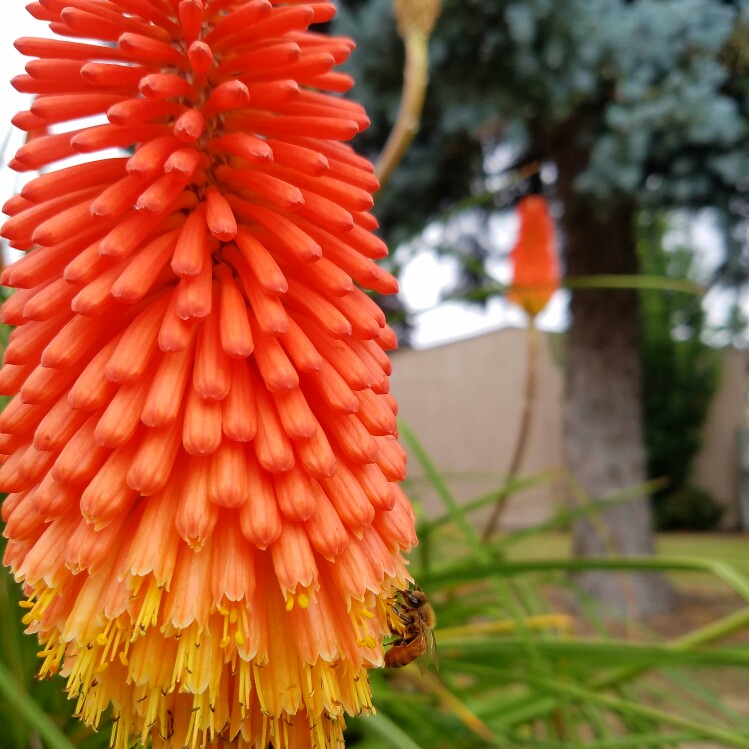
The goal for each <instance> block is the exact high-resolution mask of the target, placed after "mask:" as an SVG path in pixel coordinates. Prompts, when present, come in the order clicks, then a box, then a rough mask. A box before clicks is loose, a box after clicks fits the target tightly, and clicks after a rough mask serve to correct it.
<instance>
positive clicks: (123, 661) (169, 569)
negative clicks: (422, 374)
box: [0, 0, 415, 749]
mask: <svg viewBox="0 0 749 749" xmlns="http://www.w3.org/2000/svg"><path fill="white" fill-rule="evenodd" d="M28 8H29V11H30V12H31V13H32V14H33V15H34V16H35V17H36V18H38V19H39V20H43V21H46V22H49V24H50V27H51V28H52V30H53V31H54V32H55V33H56V34H57V35H58V37H59V38H57V39H54V40H48V39H36V38H24V39H20V40H18V42H17V43H16V46H17V48H18V49H19V50H20V51H21V52H22V53H23V54H25V55H27V56H29V57H31V58H34V59H32V60H31V61H30V62H29V63H28V65H27V67H26V74H25V75H22V76H19V77H17V78H16V79H14V81H13V84H14V86H15V87H16V88H17V89H18V90H20V91H24V92H28V93H32V94H34V95H35V97H36V98H35V99H34V103H33V104H32V106H31V109H30V111H27V112H21V113H20V114H18V115H17V116H16V117H15V119H14V123H15V124H16V126H18V127H19V128H21V129H24V130H27V131H39V130H47V128H52V126H54V128H53V129H51V130H47V132H49V133H51V134H47V135H43V136H42V137H38V138H35V139H34V140H31V141H30V142H28V143H27V144H25V145H24V146H23V147H22V148H21V149H20V150H19V151H18V153H17V154H16V156H15V159H14V160H13V161H12V166H13V168H15V169H16V170H18V171H21V172H28V171H34V170H38V169H41V168H45V169H46V168H48V167H49V166H50V165H54V164H55V163H56V162H58V161H60V160H62V159H65V158H66V157H69V156H73V155H76V154H81V153H85V154H89V153H90V154H95V153H96V152H98V151H100V150H102V149H107V148H111V147H117V148H133V149H134V152H132V153H131V154H129V155H123V156H122V157H119V158H100V159H99V160H94V161H91V162H90V163H88V164H85V165H82V166H63V167H62V168H56V169H55V168H54V166H53V169H52V170H50V171H47V172H46V173H45V174H43V175H42V176H39V177H37V178H36V179H33V180H32V181H31V182H29V183H28V185H26V187H24V189H23V191H22V192H21V194H20V195H17V196H16V197H13V198H11V199H10V200H9V201H8V202H7V203H6V204H5V207H4V210H5V213H6V214H8V215H9V216H10V218H9V219H8V220H7V221H6V222H5V224H4V226H3V228H2V234H3V236H4V237H6V238H7V239H8V240H9V242H10V243H11V245H12V246H13V247H16V248H19V249H22V250H28V253H27V254H26V256H25V257H24V258H23V259H21V260H20V261H19V262H17V263H16V264H15V265H13V266H12V267H10V268H8V269H6V270H5V271H4V273H3V275H2V279H1V280H2V282H3V283H4V284H6V285H9V286H13V287H15V288H16V289H18V290H17V291H16V293H15V294H14V295H13V296H12V297H11V299H10V300H9V301H8V302H7V303H6V304H5V306H4V307H3V310H2V317H3V320H4V321H5V322H6V323H9V324H12V325H14V326H16V329H15V330H14V332H13V334H12V336H11V340H10V343H9V345H8V348H7V351H6V354H5V363H4V366H3V368H2V370H1V371H0V392H2V393H5V394H8V395H13V396H14V398H13V400H12V401H11V403H10V404H9V406H8V407H7V408H6V410H5V412H4V413H3V414H2V417H0V452H1V453H2V456H3V460H2V462H3V465H2V468H0V489H2V491H6V492H9V495H8V498H7V499H6V501H5V503H4V504H3V508H2V510H3V518H4V520H6V521H7V527H6V531H5V535H6V536H7V538H8V546H7V552H6V556H5V563H6V564H8V565H9V566H10V567H11V568H12V570H13V572H14V573H15V575H16V577H17V578H18V579H19V580H22V581H23V583H24V586H25V590H26V592H27V594H28V601H27V602H26V604H25V606H26V608H27V609H28V610H27V613H26V617H25V619H24V621H25V622H26V623H27V624H28V625H29V629H30V631H31V632H35V633H36V634H37V635H38V637H39V639H40V640H41V642H42V644H43V651H42V657H43V665H42V667H41V673H42V675H44V676H46V675H51V674H54V673H57V672H60V673H61V674H62V675H63V676H64V677H65V678H67V683H68V692H69V694H70V696H71V697H72V698H74V699H75V700H77V705H76V711H77V713H78V714H80V715H81V716H82V718H83V719H84V720H85V721H86V722H87V723H90V724H93V725H96V724H97V723H98V721H99V719H100V716H101V715H102V712H103V711H104V710H105V709H106V708H107V706H108V705H111V706H112V709H113V713H114V715H115V723H114V729H113V737H112V742H113V745H114V746H115V747H117V748H118V749H125V748H126V747H129V746H130V741H131V738H132V737H139V738H140V740H141V741H142V743H143V744H144V745H145V744H146V743H147V742H148V741H150V742H151V746H153V747H167V746H169V747H171V746H176V747H185V746H189V747H203V746H208V745H211V746H213V745H219V744H221V745H226V746H229V745H232V746H237V747H250V746H252V747H265V746H268V745H269V744H271V743H272V744H273V745H274V746H276V747H309V746H316V747H333V746H336V747H337V746H338V744H339V742H340V741H341V737H342V728H343V716H344V713H346V712H347V713H349V714H356V713H359V712H360V711H362V710H370V709H371V698H370V693H369V687H368V680H367V669H368V668H371V667H374V666H378V665H381V663H382V647H381V642H382V638H383V636H384V635H385V634H387V633H388V631H389V625H388V617H389V614H388V610H387V600H388V598H389V597H390V596H391V595H392V593H393V590H394V589H395V588H401V587H404V586H405V585H406V584H407V573H406V570H405V566H404V560H403V557H402V552H403V551H404V550H407V549H409V548H410V547H411V546H412V544H413V543H415V537H414V525H413V514H412V511H411V508H410V505H409V503H408V501H407V499H406V498H405V496H404V494H403V492H402V491H401V490H400V488H399V487H398V482H399V481H400V480H402V479H403V477H404V471H405V455H404V452H403V450H402V449H401V447H400V446H399V445H398V442H397V439H396V425H395V412H396V406H395V402H394V401H393V399H392V397H391V396H390V395H389V393H388V374H389V372H390V364H389V361H388V358H387V356H386V354H385V351H386V350H388V349H390V348H392V347H393V346H394V345H395V339H394V336H393V333H392V331H391V330H390V328H389V327H388V326H387V325H386V324H385V319H384V317H383V315H382V313H381V312H380V310H379V309H378V308H377V306H376V305H375V304H374V303H373V302H372V301H371V299H370V298H369V297H368V296H367V295H366V294H365V293H364V292H363V291H362V290H361V288H360V287H366V288H369V289H373V290H376V291H377V292H379V293H383V294H386V293H393V292H394V291H395V290H396V282H395V280H394V279H393V278H392V276H390V275H389V274H388V273H386V272H385V271H383V270H382V269H381V268H379V267H378V266H377V265H376V264H375V263H374V262H373V261H375V260H377V259H379V258H382V257H383V256H384V255H385V254H386V248H385V246H384V245H383V244H382V242H381V241H380V240H379V239H377V238H376V237H375V236H374V235H373V234H372V233H371V232H372V229H374V228H375V227H376V221H375V219H374V218H373V217H372V216H371V214H370V213H369V209H370V208H371V206H372V198H371V193H372V192H373V191H374V190H376V189H377V180H376V179H375V177H374V176H373V169H372V166H371V165H370V164H369V162H367V161H366V160H365V159H363V158H361V157H359V156H357V155H356V154H355V153H354V152H353V150H352V149H351V148H350V147H349V146H348V145H345V144H344V143H343V141H346V140H348V139H350V138H352V137H353V136H354V135H355V134H356V133H358V132H359V131H360V130H361V129H363V128H365V127H366V126H367V124H368V120H367V118H366V115H365V114H364V112H363V110H362V108H361V107H360V106H359V105H357V104H355V103H352V102H350V101H347V100H343V99H341V98H340V97H338V96H334V95H332V94H335V93H338V92H344V91H346V90H348V89H349V87H350V86H351V85H352V81H351V79H350V78H349V77H348V76H347V75H345V74H343V73H340V72H337V71H336V70H335V69H334V68H335V66H336V65H337V64H339V63H341V62H343V61H344V60H345V59H346V58H347V56H348V55H349V53H350V52H351V50H352V48H353V43H352V42H351V41H350V40H348V39H341V38H335V37H330V36H325V35H321V34H317V33H312V32H310V31H309V30H308V27H309V25H310V24H313V23H320V22H324V21H327V20H329V19H330V18H331V17H332V16H333V14H334V10H335V9H334V6H333V5H332V4H331V3H329V2H305V1H301V2H300V0H272V2H271V1H269V0H203V1H202V2H201V0H181V1H180V0H39V2H36V3H32V4H31V5H29V6H28ZM82 39H85V40H91V39H93V40H98V41H99V42H100V43H92V42H91V41H82ZM323 92H328V93H323ZM331 92H332V93H331ZM84 115H106V121H104V122H103V123H102V124H99V125H95V126H91V127H83V128H80V127H78V128H76V126H75V125H68V126H67V129H66V130H64V131H63V132H60V131H59V130H60V123H67V122H68V121H71V120H74V119H75V118H79V117H81V116H84ZM63 127H65V126H64V125H63ZM71 128H72V129H71Z"/></svg>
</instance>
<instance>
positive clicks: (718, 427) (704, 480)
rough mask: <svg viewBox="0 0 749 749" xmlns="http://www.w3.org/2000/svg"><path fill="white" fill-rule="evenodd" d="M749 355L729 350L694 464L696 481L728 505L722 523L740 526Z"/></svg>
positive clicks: (723, 524) (733, 526) (748, 386)
mask: <svg viewBox="0 0 749 749" xmlns="http://www.w3.org/2000/svg"><path fill="white" fill-rule="evenodd" d="M748 391H749V356H748V355H747V352H746V351H736V350H735V349H730V350H728V351H727V352H726V357H725V360H724V364H723V380H722V382H721V385H720V390H718V393H717V394H716V396H715V399H714V400H713V402H712V404H711V407H710V413H709V415H708V418H707V423H706V424H705V429H704V432H703V437H702V440H703V441H702V451H701V452H700V454H699V456H698V457H697V460H696V461H695V465H694V483H695V484H697V485H698V486H701V487H703V488H705V489H707V491H709V492H710V493H711V494H712V495H713V497H715V499H716V500H717V501H718V502H720V503H721V504H722V505H723V506H724V507H725V508H726V511H725V514H724V515H723V518H722V522H721V525H722V526H723V527H724V528H726V529H728V530H735V529H736V528H738V527H739V523H740V521H739V507H738V503H739V465H738V463H739V452H738V430H739V429H740V428H741V427H743V426H745V425H746V396H747V392H748Z"/></svg>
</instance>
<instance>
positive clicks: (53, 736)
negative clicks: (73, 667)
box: [0, 662, 75, 749]
mask: <svg viewBox="0 0 749 749" xmlns="http://www.w3.org/2000/svg"><path fill="white" fill-rule="evenodd" d="M0 695H2V697H3V699H5V700H6V701H7V703H8V705H10V707H12V708H13V709H14V710H16V711H17V713H18V717H19V718H20V719H21V720H23V721H24V722H26V723H27V724H28V725H29V726H30V727H32V728H33V729H34V730H35V731H36V732H37V733H38V734H39V736H41V738H42V740H43V741H44V742H45V744H46V745H47V747H48V749H75V747H74V746H73V744H71V743H70V741H68V739H67V738H66V736H65V734H64V733H62V731H60V729H59V728H58V727H57V726H56V725H55V724H54V723H53V722H52V721H51V720H50V719H49V717H48V716H47V714H46V713H45V712H44V711H43V710H42V709H41V708H40V707H39V705H37V704H36V702H34V700H32V699H31V698H30V697H29V696H28V694H26V693H25V692H24V691H23V690H22V689H20V688H19V686H18V682H16V680H15V679H14V678H13V675H12V674H11V673H10V671H8V669H7V668H6V667H5V664H4V663H1V662H0Z"/></svg>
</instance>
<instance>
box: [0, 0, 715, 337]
mask: <svg viewBox="0 0 749 749" xmlns="http://www.w3.org/2000/svg"><path fill="white" fill-rule="evenodd" d="M1 1H2V10H1V11H0V63H2V65H1V66H0V69H1V70H2V71H3V73H2V77H1V78H0V144H3V145H4V144H5V141H6V139H7V141H8V143H7V145H8V147H7V148H6V153H11V154H12V153H14V152H15V150H16V149H17V148H18V147H19V146H20V145H22V143H23V134H22V133H20V132H19V131H18V130H16V129H15V128H13V127H12V126H11V124H10V119H11V117H13V115H14V114H15V113H16V112H18V111H20V110H22V109H27V108H28V106H29V104H30V100H31V97H30V96H27V95H22V94H19V93H18V92H17V91H16V90H15V89H13V87H12V86H11V85H10V83H9V81H10V79H11V78H12V77H13V76H15V75H19V74H21V73H23V68H24V65H25V63H26V61H27V60H26V58H24V57H23V56H22V55H20V54H19V53H18V52H17V51H16V49H15V48H14V47H13V41H14V40H15V39H17V38H18V37H21V36H50V35H51V34H50V32H49V29H48V28H47V25H46V24H45V23H43V22H40V21H36V20H35V19H33V18H32V17H31V16H30V15H29V14H28V12H27V11H26V9H25V7H24V5H25V2H23V1H22V0H1ZM354 93H355V90H354ZM26 179H29V176H21V177H20V178H19V175H16V174H15V173H14V172H12V171H10V170H9V169H0V204H2V203H3V202H5V200H6V199H7V198H9V197H10V196H11V195H12V194H14V193H15V192H16V191H17V190H18V188H19V187H20V185H22V184H23V181H24V180H26ZM490 231H491V243H492V245H493V247H494V248H495V249H496V250H497V253H498V255H499V256H500V257H503V256H504V255H505V254H506V252H507V251H509V249H510V247H511V246H512V244H513V242H514V238H515V234H516V231H517V223H516V221H515V219H514V217H513V216H512V215H507V216H505V217H500V218H498V219H496V220H492V222H491V224H490ZM688 231H690V232H692V234H693V236H694V237H695V238H696V239H697V241H698V242H699V244H700V245H701V246H702V247H703V248H704V249H705V252H704V258H703V261H704V267H705V270H706V271H709V269H710V268H711V267H712V266H714V264H715V262H717V259H718V258H719V256H720V251H719V248H718V247H717V246H716V234H715V231H714V230H713V229H712V228H711V222H710V219H709V216H703V218H701V219H699V220H697V221H696V222H691V225H690V226H689V228H688ZM425 234H426V239H427V241H428V240H429V238H430V236H429V235H430V230H429V229H427V231H426V233H425ZM455 262H456V261H455V260H453V259H451V258H446V257H437V256H436V255H435V254H434V253H433V252H431V251H428V250H427V251H421V252H415V253H414V257H413V260H412V261H411V262H410V263H409V264H408V265H407V266H406V268H405V269H404V272H403V274H402V276H401V289H402V290H401V294H402V298H403V299H404V301H405V303H406V305H407V307H408V308H409V309H410V310H411V311H412V312H414V313H416V314H415V315H414V320H415V330H414V335H413V339H412V342H413V344H414V345H415V346H416V347H418V348H423V347H428V346H433V345H438V344H440V343H447V342H449V341H454V340H458V339H460V338H464V337H467V336H471V335H477V334H480V333H483V332H487V331H490V330H496V329H497V328H501V327H506V326H516V327H522V326H524V325H525V316H524V313H523V312H521V311H520V310H518V309H517V308H515V307H514V306H513V305H510V304H508V303H507V302H505V301H504V300H502V299H494V300H492V301H491V302H490V303H489V304H488V305H487V306H486V307H485V308H482V307H479V306H477V305H469V304H464V303H449V304H441V305H440V304H439V303H438V302H439V298H440V295H441V294H443V293H445V292H446V291H448V290H449V288H450V285H451V283H452V280H453V278H454V269H455V267H456V266H455ZM491 270H492V273H493V275H494V276H495V277H496V278H497V280H499V281H503V282H506V281H507V280H508V267H507V263H506V262H504V261H503V260H499V261H497V262H495V263H494V264H493V266H492V268H491ZM710 296H712V300H709V301H712V303H709V304H708V308H709V309H711V308H712V313H713V316H715V317H717V316H719V315H720V311H721V310H722V309H725V303H724V301H722V299H721V295H720V294H719V293H714V292H711V294H710ZM566 307H567V292H564V291H560V292H557V294H555V296H554V298H553V299H552V301H551V303H550V304H549V306H548V307H547V309H546V310H545V311H544V312H543V313H542V314H541V315H540V316H539V319H538V324H539V327H541V328H542V329H546V330H563V329H564V327H565V325H566Z"/></svg>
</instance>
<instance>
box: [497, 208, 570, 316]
mask: <svg viewBox="0 0 749 749" xmlns="http://www.w3.org/2000/svg"><path fill="white" fill-rule="evenodd" d="M517 212H518V217H519V219H520V229H519V232H518V238H517V242H516V243H515V246H514V247H513V249H512V252H511V254H510V263H511V266H512V283H511V285H510V290H509V292H508V294H507V298H508V299H509V300H510V301H511V302H514V303H515V304H517V305H519V306H520V307H522V308H523V309H524V310H525V311H526V312H527V313H528V314H529V315H530V316H531V317H535V316H536V315H538V313H539V312H541V311H542V310H543V309H544V308H545V307H546V305H547V304H548V303H549V300H550V299H551V297H552V295H553V294H554V292H555V291H556V290H557V289H558V288H559V280H560V270H559V260H558V258H557V247H556V236H555V231H554V221H553V219H552V218H551V215H550V214H549V206H548V204H547V202H546V199H545V198H544V197H542V196H541V195H529V196H528V197H525V198H523V199H522V200H521V201H520V202H519V203H518V207H517Z"/></svg>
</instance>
